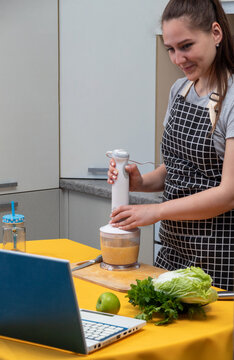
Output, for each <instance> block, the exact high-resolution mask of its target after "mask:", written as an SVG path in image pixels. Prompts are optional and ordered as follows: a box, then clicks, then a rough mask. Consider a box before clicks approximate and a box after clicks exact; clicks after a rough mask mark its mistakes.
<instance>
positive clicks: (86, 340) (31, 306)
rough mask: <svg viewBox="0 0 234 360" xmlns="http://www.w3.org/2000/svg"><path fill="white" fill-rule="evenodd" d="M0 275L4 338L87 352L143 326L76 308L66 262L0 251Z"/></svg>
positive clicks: (0, 324)
mask: <svg viewBox="0 0 234 360" xmlns="http://www.w3.org/2000/svg"><path fill="white" fill-rule="evenodd" d="M0 274H1V276H0V335H2V336H7V337H12V338H17V339H21V340H25V341H30V342H34V343H38V344H43V345H47V346H52V347H56V348H61V349H65V350H70V351H73V352H77V353H81V354H88V353H90V352H91V351H94V350H98V349H100V348H101V347H103V346H105V345H108V344H110V343H111V342H114V341H116V340H118V339H120V338H123V337H125V336H127V335H130V334H131V333H133V332H135V331H137V330H138V329H140V328H141V327H142V326H144V325H145V321H143V320H137V319H133V318H129V317H124V316H118V315H112V314H105V313H100V312H96V311H90V310H83V309H79V306H78V302H77V298H76V293H75V289H74V285H73V279H72V275H71V270H70V265H69V261H67V260H62V259H56V258H52V257H46V256H39V255H31V254H27V253H20V252H15V251H8V250H0ZM88 325H91V326H92V327H93V330H89V329H87V327H88ZM99 326H101V327H104V330H103V332H100V333H99Z"/></svg>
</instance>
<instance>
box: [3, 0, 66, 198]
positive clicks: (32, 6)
mask: <svg viewBox="0 0 234 360" xmlns="http://www.w3.org/2000/svg"><path fill="white" fill-rule="evenodd" d="M0 13H1V21H0V43H1V67H0V78H1V82H0V124H1V132H0V154H1V155H0V169H1V172H0V194H7V193H15V192H23V191H33V190H42V189H50V188H58V184H59V135H58V134H59V121H58V1H57V0H20V1H19V0H8V1H1V2H0Z"/></svg>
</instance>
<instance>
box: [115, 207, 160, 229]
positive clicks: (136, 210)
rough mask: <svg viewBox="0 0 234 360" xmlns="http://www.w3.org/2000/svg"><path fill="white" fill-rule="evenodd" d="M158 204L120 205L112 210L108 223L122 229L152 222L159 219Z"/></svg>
mask: <svg viewBox="0 0 234 360" xmlns="http://www.w3.org/2000/svg"><path fill="white" fill-rule="evenodd" d="M158 205H160V204H147V205H126V206H120V207H119V208H118V209H115V210H114V211H113V212H112V214H111V221H110V224H111V225H112V226H113V227H118V228H120V229H122V230H131V229H134V228H136V227H138V226H146V225H151V224H154V223H155V222H157V221H159V214H157V213H158V211H157V210H158V209H157V207H158Z"/></svg>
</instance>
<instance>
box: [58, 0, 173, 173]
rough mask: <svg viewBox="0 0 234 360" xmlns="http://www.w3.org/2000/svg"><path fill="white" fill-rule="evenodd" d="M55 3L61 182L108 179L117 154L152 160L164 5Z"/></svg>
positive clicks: (113, 0) (151, 1) (109, 0)
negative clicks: (115, 151)
mask: <svg viewBox="0 0 234 360" xmlns="http://www.w3.org/2000/svg"><path fill="white" fill-rule="evenodd" d="M59 3H60V8H59V16H60V95H61V97H60V124H61V134H60V142H61V177H63V178H92V177H93V178H98V177H99V178H100V177H103V174H104V176H106V171H105V170H104V172H102V171H101V169H103V168H107V167H108V159H106V157H105V152H106V151H107V150H113V149H115V148H125V149H126V150H128V151H129V153H130V155H131V158H132V159H135V160H138V161H142V162H143V161H147V160H150V161H154V154H155V71H156V43H155V37H156V29H157V28H158V27H159V17H160V14H161V12H162V9H163V8H164V7H165V5H166V3H167V0H163V1H162V0H161V1H158V0H157V1H155V0H147V1H143V0H97V1H90V0H60V2H59ZM152 169H153V166H152V165H149V166H147V165H146V166H144V167H142V168H141V170H142V172H147V171H150V170H152ZM99 170H100V171H99Z"/></svg>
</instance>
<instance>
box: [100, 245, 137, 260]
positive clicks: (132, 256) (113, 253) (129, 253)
mask: <svg viewBox="0 0 234 360" xmlns="http://www.w3.org/2000/svg"><path fill="white" fill-rule="evenodd" d="M101 251H102V257H103V261H104V262H105V263H107V264H110V265H129V264H133V263H135V262H136V261H137V259H138V253H139V244H136V243H134V242H131V241H123V240H117V241H116V240H108V241H105V240H103V239H101Z"/></svg>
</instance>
